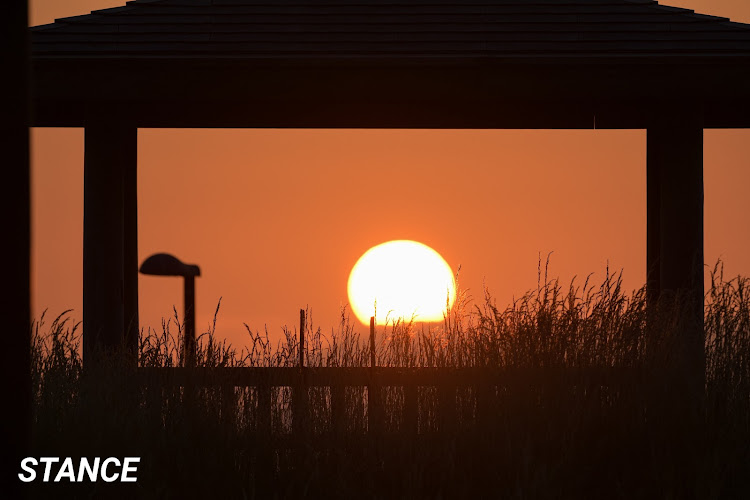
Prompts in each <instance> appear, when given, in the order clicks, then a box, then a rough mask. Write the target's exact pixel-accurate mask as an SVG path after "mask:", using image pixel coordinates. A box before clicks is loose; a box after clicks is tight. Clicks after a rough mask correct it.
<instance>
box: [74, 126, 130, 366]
mask: <svg viewBox="0 0 750 500" xmlns="http://www.w3.org/2000/svg"><path fill="white" fill-rule="evenodd" d="M85 138H86V144H85V154H84V175H83V184H84V195H83V198H84V202H83V335H84V336H83V356H84V361H85V362H91V361H92V360H94V359H97V353H100V352H102V351H114V350H118V349H122V348H123V347H125V341H126V339H125V335H124V333H125V325H126V324H129V323H131V321H130V318H132V317H133V316H134V314H133V310H132V308H133V307H137V297H136V300H135V302H136V304H133V298H132V297H133V293H135V294H137V279H138V278H137V254H136V256H135V259H136V262H135V263H133V262H132V260H133V251H134V249H136V251H137V235H136V234H134V233H135V232H136V231H137V230H136V225H137V222H136V221H135V220H134V217H133V214H132V213H129V214H127V216H126V213H125V208H126V206H127V207H128V209H129V211H130V212H133V211H135V205H136V203H135V200H133V199H132V197H133V196H134V195H135V193H134V189H126V182H125V181H126V177H127V178H128V179H129V181H130V182H129V183H128V186H129V187H130V188H132V187H133V182H134V181H133V177H134V175H135V174H134V173H133V170H135V168H136V162H137V129H136V128H135V127H133V126H128V125H122V124H119V123H117V122H116V121H115V120H111V121H106V120H105V119H102V120H101V121H91V122H89V123H88V124H87V125H86V133H85ZM126 194H127V197H128V203H126V202H125V198H126ZM126 221H127V225H126ZM126 229H127V233H128V234H126ZM126 245H127V250H126ZM126 269H127V274H128V277H127V284H126V277H125V274H126V273H125V271H126ZM126 287H127V290H126ZM126 291H127V295H128V296H127V298H126ZM126 304H127V308H129V309H130V310H128V311H127V313H126ZM136 328H137V325H136ZM128 340H129V341H130V342H131V343H132V342H133V339H132V336H131V337H129V339H128Z"/></svg>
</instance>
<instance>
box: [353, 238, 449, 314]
mask: <svg viewBox="0 0 750 500" xmlns="http://www.w3.org/2000/svg"><path fill="white" fill-rule="evenodd" d="M348 291H349V303H350V304H351V307H352V310H353V311H354V314H355V315H356V316H357V319H359V320H360V321H361V322H362V323H365V324H367V323H368V322H369V320H370V317H371V316H377V318H378V319H380V320H381V321H382V320H384V319H385V318H386V317H387V318H388V320H391V319H397V318H405V319H407V320H408V319H411V318H412V317H414V319H415V320H417V321H441V320H442V319H443V314H444V313H445V311H446V305H447V306H448V307H450V306H451V305H453V301H454V299H455V296H456V285H455V282H454V280H453V271H452V270H451V268H450V266H449V265H448V263H447V262H445V260H444V259H443V258H442V257H441V256H440V254H439V253H437V252H436V251H435V250H433V249H432V248H430V247H428V246H427V245H424V244H422V243H418V242H416V241H409V240H396V241H388V242H386V243H382V244H380V245H377V246H374V247H372V248H371V249H369V250H368V251H367V252H365V253H364V255H362V257H360V258H359V260H358V261H357V263H356V264H355V265H354V267H353V268H352V272H351V274H350V275H349V285H348ZM376 309H377V315H376Z"/></svg>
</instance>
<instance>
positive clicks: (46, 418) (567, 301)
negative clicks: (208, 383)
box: [32, 267, 750, 499]
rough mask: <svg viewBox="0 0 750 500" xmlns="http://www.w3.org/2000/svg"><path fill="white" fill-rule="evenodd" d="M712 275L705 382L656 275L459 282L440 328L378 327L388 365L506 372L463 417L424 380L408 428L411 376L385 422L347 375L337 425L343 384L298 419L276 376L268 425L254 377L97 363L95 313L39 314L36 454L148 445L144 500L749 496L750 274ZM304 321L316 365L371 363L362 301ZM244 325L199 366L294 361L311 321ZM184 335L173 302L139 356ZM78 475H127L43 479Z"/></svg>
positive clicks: (474, 392) (389, 402)
mask: <svg viewBox="0 0 750 500" xmlns="http://www.w3.org/2000/svg"><path fill="white" fill-rule="evenodd" d="M542 271H543V270H542ZM708 288H709V290H708V292H707V294H706V308H705V336H706V342H705V346H706V370H705V391H704V393H703V394H702V395H701V397H698V398H696V397H695V394H693V393H691V392H690V391H691V390H692V389H691V386H690V384H686V383H683V382H684V380H683V379H682V374H683V373H684V372H681V371H680V369H679V355H678V353H680V349H679V346H680V340H681V332H684V331H685V329H686V328H688V327H689V326H686V325H685V320H684V318H683V317H682V315H680V314H679V308H677V309H675V308H672V307H670V308H668V309H667V308H664V307H662V306H656V307H653V308H651V307H647V304H646V293H645V289H641V290H637V291H635V292H633V293H631V294H628V293H626V292H625V291H623V289H622V286H621V279H620V276H617V275H607V276H606V277H605V279H604V280H603V282H602V283H601V284H600V285H598V286H592V285H591V283H590V282H589V281H588V280H586V281H585V282H583V283H580V284H577V283H576V282H574V283H572V284H571V285H570V286H568V287H565V288H563V287H562V286H561V285H560V284H559V282H558V281H557V280H548V279H547V277H546V272H540V280H539V285H538V287H537V288H536V289H535V290H533V291H531V292H529V293H527V294H526V295H524V296H522V297H521V298H519V299H517V300H515V301H514V302H513V303H512V304H510V305H509V306H507V307H505V308H500V307H498V306H497V304H496V302H495V300H494V299H493V298H492V297H491V296H490V294H489V293H485V296H484V297H483V300H482V301H480V303H478V304H474V303H472V302H471V301H470V300H469V299H468V298H467V297H466V296H465V295H460V296H459V299H458V300H457V303H456V304H455V306H454V307H453V309H452V310H451V311H450V313H449V314H448V316H447V317H446V318H445V321H444V322H443V324H441V325H437V326H430V327H429V328H428V327H422V326H421V325H418V324H416V323H414V322H404V321H388V322H387V324H386V325H385V326H380V327H378V330H377V349H376V358H377V364H378V365H379V366H392V367H445V368H446V369H460V368H467V367H468V368H471V367H476V368H477V369H487V370H488V372H487V373H490V372H491V370H495V371H494V372H492V373H497V374H498V375H497V378H496V379H493V380H490V381H488V382H487V384H486V385H483V386H481V387H476V386H466V387H461V386H460V387H458V388H457V389H455V391H456V392H455V396H452V394H453V393H452V392H451V393H450V394H451V396H450V397H449V398H448V399H447V400H448V401H449V403H448V406H449V407H450V411H451V412H452V415H453V417H452V418H453V419H452V420H451V422H450V425H448V424H446V423H445V420H441V419H442V418H444V417H443V415H442V414H441V411H442V410H444V409H445V408H446V406H445V403H444V401H445V399H442V400H441V397H443V396H441V394H443V393H442V392H441V391H443V390H444V387H443V386H442V385H440V384H438V385H436V386H430V385H423V386H420V387H418V388H417V390H416V401H417V406H416V408H417V431H416V432H413V429H407V428H406V425H405V422H406V417H405V412H406V410H405V405H406V399H407V395H406V391H405V389H404V388H403V387H397V386H390V387H388V386H387V387H383V388H381V390H382V401H383V403H382V410H381V411H382V419H381V421H382V428H381V430H380V432H378V434H377V436H372V435H371V434H370V433H368V429H367V427H368V419H367V412H368V397H367V389H366V388H365V387H348V388H346V389H345V393H344V398H343V401H344V402H345V404H344V408H343V414H344V419H343V423H342V425H341V427H340V428H333V427H332V426H331V415H332V408H331V402H332V392H331V391H332V390H331V388H329V387H309V388H308V397H309V408H310V417H309V422H308V425H307V427H306V432H305V433H304V434H300V435H297V434H292V429H293V425H292V407H293V401H292V396H293V390H292V389H291V388H289V387H277V388H274V390H273V394H272V397H271V400H272V401H273V405H272V411H271V413H270V417H271V423H270V432H259V429H260V425H259V419H260V411H259V406H258V399H259V393H258V391H257V390H255V389H253V388H245V387H234V388H232V387H227V386H221V385H219V386H215V387H213V386H212V387H196V388H181V387H179V386H176V385H173V384H168V383H164V380H161V381H159V382H158V383H157V382H153V381H152V382H151V383H148V382H145V381H144V379H143V378H142V377H139V376H137V374H136V373H134V369H133V368H132V367H128V366H122V365H120V364H117V363H115V362H113V361H112V360H111V359H110V361H108V362H102V363H99V364H97V365H96V366H94V365H93V364H92V366H89V365H88V364H87V366H86V368H85V370H84V368H83V366H82V363H81V359H80V355H79V353H80V349H79V343H80V335H79V329H78V325H75V324H73V323H72V320H71V319H70V316H69V315H68V314H67V313H64V314H63V315H61V316H60V317H58V318H56V319H54V320H53V321H52V322H51V323H49V325H47V321H46V319H45V318H42V319H41V320H40V321H39V322H38V324H37V325H36V328H35V331H34V335H33V338H34V340H33V345H32V356H33V381H34V395H33V401H34V426H33V429H34V452H33V454H34V455H35V456H81V455H83V456H112V455H120V456H140V457H141V466H140V468H139V474H138V476H139V482H138V484H137V485H135V486H128V487H127V488H123V494H126V495H128V496H136V497H142V498H156V497H158V498H172V497H188V498H199V497H219V496H224V497H228V498H284V497H305V496H307V497H312V498H318V497H326V498H328V497H340V498H365V497H378V498H425V497H426V498H438V497H440V498H474V497H476V496H485V497H486V496H489V495H492V496H493V497H501V498H706V499H708V498H748V497H750V454H749V452H750V449H749V448H748V446H749V443H750V280H748V279H747V278H743V277H737V278H734V279H731V280H725V279H724V277H723V275H722V272H721V268H720V267H717V268H716V269H715V270H714V273H713V279H712V282H711V283H710V287H708ZM217 313H218V307H217ZM307 329H308V331H307V332H306V336H307V338H308V344H307V350H306V353H305V358H306V365H307V366H309V367H325V366H337V367H366V366H369V363H370V351H369V343H368V341H367V340H368V339H367V335H366V334H364V333H363V334H360V333H359V330H362V331H363V332H364V331H365V329H364V328H361V327H359V326H358V325H354V324H352V322H350V320H349V316H348V314H347V313H346V312H345V311H344V312H342V315H341V322H340V324H339V325H338V326H337V327H336V328H335V329H334V330H333V331H331V332H330V333H328V332H324V331H323V330H321V329H320V328H315V327H314V326H313V325H312V324H308V326H307ZM247 331H248V344H247V345H246V346H243V347H242V348H240V349H237V348H235V347H232V346H230V345H227V344H226V343H222V342H220V341H219V340H218V339H217V335H216V332H215V323H214V327H213V328H211V329H210V330H209V331H207V332H205V333H204V334H203V335H201V336H200V337H199V339H198V356H197V364H198V365H199V366H200V367H241V366H249V367H265V366H270V367H293V366H296V365H297V360H298V359H299V353H298V348H299V346H298V340H297V339H298V336H297V332H296V331H295V330H294V329H284V336H283V338H282V339H281V340H280V341H279V342H277V343H272V342H271V341H270V340H269V335H268V333H267V332H265V331H264V332H262V333H261V332H258V331H254V330H252V329H251V328H249V327H248V328H247ZM181 335H182V331H181V325H180V322H179V320H178V318H177V315H176V314H175V318H172V319H171V320H168V321H164V322H163V325H162V329H161V331H159V332H154V331H150V330H149V331H145V332H143V334H142V336H141V342H140V350H139V351H140V352H139V364H140V365H141V366H144V367H173V366H179V364H180V362H181V358H182V357H183V355H184V353H183V352H181V351H180V346H181V345H182V342H181ZM676 353H677V354H676ZM112 359H116V358H112ZM451 390H453V389H451ZM696 399H697V400H698V401H696ZM441 409H442V410H441ZM61 488H67V490H65V491H66V492H68V493H70V494H73V495H79V496H85V497H90V496H91V495H94V496H99V495H100V494H104V493H105V492H106V493H110V490H112V488H115V487H114V486H112V485H103V484H101V483H99V484H96V485H68V486H61V485H54V486H50V485H46V486H45V485H41V484H37V485H36V486H35V490H34V491H35V492H36V493H37V494H38V495H39V496H42V495H45V496H46V495H50V494H54V495H55V496H60V495H61Z"/></svg>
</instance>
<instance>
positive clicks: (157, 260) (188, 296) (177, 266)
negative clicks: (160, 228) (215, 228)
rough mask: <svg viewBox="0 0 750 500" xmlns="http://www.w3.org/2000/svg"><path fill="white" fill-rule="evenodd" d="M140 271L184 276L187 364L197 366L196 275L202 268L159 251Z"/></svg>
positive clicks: (156, 274)
mask: <svg viewBox="0 0 750 500" xmlns="http://www.w3.org/2000/svg"><path fill="white" fill-rule="evenodd" d="M140 272H141V273H142V274H149V275H152V276H182V277H183V278H184V281H185V285H184V302H183V304H184V311H185V312H184V314H185V319H184V320H183V321H184V323H185V325H184V327H185V337H184V346H183V348H184V352H185V366H189V367H190V366H195V277H196V276H200V275H201V269H200V268H199V267H198V266H196V265H194V264H185V263H183V262H182V261H181V260H180V259H178V258H177V257H175V256H174V255H169V254H166V253H157V254H154V255H152V256H151V257H149V258H148V259H146V260H144V261H143V264H141V268H140ZM136 314H137V311H136Z"/></svg>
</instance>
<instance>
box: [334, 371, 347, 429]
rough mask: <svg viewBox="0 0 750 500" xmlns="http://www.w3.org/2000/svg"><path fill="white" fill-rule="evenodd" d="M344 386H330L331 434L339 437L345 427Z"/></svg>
mask: <svg viewBox="0 0 750 500" xmlns="http://www.w3.org/2000/svg"><path fill="white" fill-rule="evenodd" d="M344 412H345V408H344V386H343V385H339V384H337V385H332V386H331V433H332V434H335V435H341V434H343V433H344V427H345V420H344V415H345V413H344Z"/></svg>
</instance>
